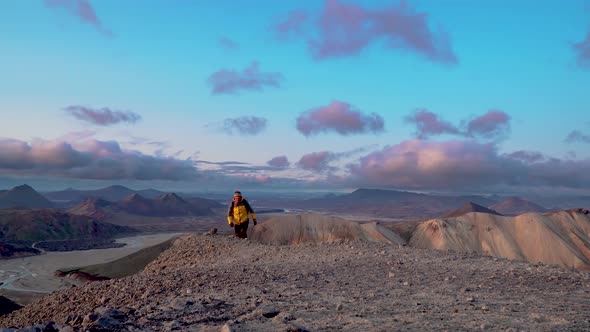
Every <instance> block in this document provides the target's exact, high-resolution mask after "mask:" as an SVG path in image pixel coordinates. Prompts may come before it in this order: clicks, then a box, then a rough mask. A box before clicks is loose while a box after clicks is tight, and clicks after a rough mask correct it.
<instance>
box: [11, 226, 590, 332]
mask: <svg viewBox="0 0 590 332" xmlns="http://www.w3.org/2000/svg"><path fill="white" fill-rule="evenodd" d="M589 293H590V274H588V273H587V272H583V271H572V270H569V269H565V268H562V267H557V266H549V265H543V264H530V263H525V262H515V261H508V260H504V259H498V258H491V257H481V256H473V255H469V254H461V253H453V252H444V251H436V250H426V249H416V248H409V247H405V246H401V245H392V244H385V243H369V242H348V241H341V242H334V243H324V244H301V245H297V246H271V245H263V244H259V243H254V242H251V241H248V240H239V239H235V238H232V237H229V236H221V235H217V236H206V235H197V234H191V235H186V236H183V237H182V238H180V239H178V240H177V241H176V242H175V244H174V246H173V247H172V248H171V249H169V250H168V251H166V252H164V253H163V254H162V255H161V256H160V257H159V258H158V259H157V260H156V261H154V262H152V263H151V264H150V265H148V267H147V268H146V269H145V270H144V271H142V272H140V273H138V274H136V275H133V276H130V277H126V278H122V279H116V280H108V281H102V282H94V283H90V284H86V285H84V286H82V287H77V288H72V289H69V290H65V291H60V292H56V293H53V294H51V295H49V296H47V297H45V298H42V299H40V300H37V301H36V302H34V303H32V304H31V305H29V306H27V307H25V308H23V309H21V310H19V311H16V312H14V313H12V314H10V315H8V316H4V317H0V326H3V327H10V326H14V327H23V326H31V325H33V324H37V323H47V322H49V321H55V322H57V323H58V324H61V325H70V326H73V327H74V330H79V329H80V328H81V327H82V326H85V327H87V328H90V330H95V331H99V330H107V331H110V330H125V331H129V330H138V331H139V330H142V331H161V330H188V331H195V330H196V331H199V330H203V331H209V330H210V331H222V330H224V331H228V330H229V331H297V330H299V331H303V330H310V331H341V330H345V331H363V330H365V331H392V330H400V331H404V330H450V331H462V330H481V329H484V330H494V331H497V330H506V329H512V331H516V330H530V331H549V330H551V331H577V330H579V331H582V330H589V329H590V294H589ZM110 309H116V310H110ZM93 312H94V314H91V313H93ZM224 325H225V326H224ZM62 327H63V326H62ZM66 330H67V329H66Z"/></svg>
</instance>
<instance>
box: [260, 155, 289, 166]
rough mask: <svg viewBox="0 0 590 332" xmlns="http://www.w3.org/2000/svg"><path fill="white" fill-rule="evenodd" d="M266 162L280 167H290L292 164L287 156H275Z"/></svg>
mask: <svg viewBox="0 0 590 332" xmlns="http://www.w3.org/2000/svg"><path fill="white" fill-rule="evenodd" d="M266 163H267V164H268V165H270V166H273V167H279V168H285V167H289V165H290V163H289V159H287V156H278V157H274V158H272V159H271V160H269V161H267V162H266Z"/></svg>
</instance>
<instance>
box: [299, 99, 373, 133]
mask: <svg viewBox="0 0 590 332" xmlns="http://www.w3.org/2000/svg"><path fill="white" fill-rule="evenodd" d="M383 127H384V121H383V118H382V117H381V116H380V115H378V114H376V113H371V114H370V115H365V114H362V113H361V112H359V111H357V110H353V109H352V107H351V106H350V104H348V103H345V102H341V101H338V100H334V101H332V103H330V105H327V106H321V107H318V108H314V109H310V110H308V111H306V112H303V113H302V114H300V115H299V117H298V118H297V130H298V131H299V132H300V133H302V134H303V135H305V136H312V135H317V134H319V133H321V132H328V131H334V132H337V133H338V134H340V135H350V134H363V133H367V132H373V133H378V132H382V131H383V130H384V128H383Z"/></svg>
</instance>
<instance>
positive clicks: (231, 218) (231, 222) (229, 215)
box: [227, 201, 234, 227]
mask: <svg viewBox="0 0 590 332" xmlns="http://www.w3.org/2000/svg"><path fill="white" fill-rule="evenodd" d="M227 223H228V224H229V225H230V226H231V227H233V226H234V202H233V201H232V202H231V203H229V209H227Z"/></svg>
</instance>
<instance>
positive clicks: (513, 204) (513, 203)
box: [490, 197, 547, 216]
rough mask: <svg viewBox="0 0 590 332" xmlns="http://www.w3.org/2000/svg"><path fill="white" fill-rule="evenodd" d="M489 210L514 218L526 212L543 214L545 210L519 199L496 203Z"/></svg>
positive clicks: (513, 198)
mask: <svg viewBox="0 0 590 332" xmlns="http://www.w3.org/2000/svg"><path fill="white" fill-rule="evenodd" d="M490 209H492V210H495V211H498V212H500V213H501V214H503V215H512V216H516V215H519V214H523V213H528V212H545V211H547V209H545V208H544V207H542V206H540V205H537V204H535V203H533V202H531V201H527V200H525V199H522V198H520V197H510V198H507V199H505V200H503V201H501V202H498V203H496V204H494V205H492V206H490Z"/></svg>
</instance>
